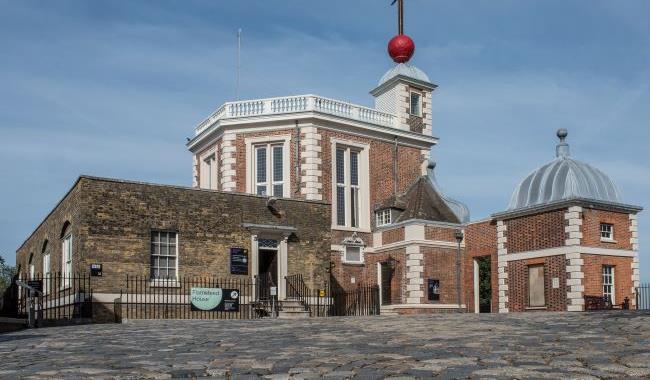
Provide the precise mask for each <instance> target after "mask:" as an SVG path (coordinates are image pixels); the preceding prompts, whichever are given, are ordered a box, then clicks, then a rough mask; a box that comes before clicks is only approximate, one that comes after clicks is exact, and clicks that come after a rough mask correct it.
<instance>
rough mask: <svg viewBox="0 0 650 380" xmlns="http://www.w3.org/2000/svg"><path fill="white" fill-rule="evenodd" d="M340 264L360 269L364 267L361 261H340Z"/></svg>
mask: <svg viewBox="0 0 650 380" xmlns="http://www.w3.org/2000/svg"><path fill="white" fill-rule="evenodd" d="M341 264H343V265H347V266H351V267H362V266H365V265H366V264H365V263H364V262H363V261H341Z"/></svg>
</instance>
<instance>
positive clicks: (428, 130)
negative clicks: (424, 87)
mask: <svg viewBox="0 0 650 380" xmlns="http://www.w3.org/2000/svg"><path fill="white" fill-rule="evenodd" d="M422 94H423V97H422V102H423V103H422V104H424V107H422V111H424V118H423V120H422V121H423V122H424V129H423V130H422V134H423V135H425V136H432V135H433V119H432V117H431V113H432V112H433V111H432V109H433V106H432V104H431V101H432V99H431V94H432V93H431V91H423V92H422Z"/></svg>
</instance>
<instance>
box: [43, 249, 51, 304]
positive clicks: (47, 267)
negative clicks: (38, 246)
mask: <svg viewBox="0 0 650 380" xmlns="http://www.w3.org/2000/svg"><path fill="white" fill-rule="evenodd" d="M51 270H52V269H51V257H50V253H49V252H46V253H44V254H43V294H47V293H48V292H49V290H50V276H51Z"/></svg>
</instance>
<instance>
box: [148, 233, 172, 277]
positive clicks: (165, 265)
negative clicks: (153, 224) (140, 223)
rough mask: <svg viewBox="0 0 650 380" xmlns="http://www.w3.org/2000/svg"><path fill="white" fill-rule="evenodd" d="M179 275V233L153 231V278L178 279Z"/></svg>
mask: <svg viewBox="0 0 650 380" xmlns="http://www.w3.org/2000/svg"><path fill="white" fill-rule="evenodd" d="M177 276H178V234H177V233H176V232H169V231H151V279H153V280H176V278H177Z"/></svg>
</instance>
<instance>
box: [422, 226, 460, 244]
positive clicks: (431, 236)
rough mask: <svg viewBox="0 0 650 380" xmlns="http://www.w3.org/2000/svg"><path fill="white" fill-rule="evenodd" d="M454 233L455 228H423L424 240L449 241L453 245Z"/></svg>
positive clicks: (454, 240)
mask: <svg viewBox="0 0 650 380" xmlns="http://www.w3.org/2000/svg"><path fill="white" fill-rule="evenodd" d="M455 232H456V228H445V227H437V226H426V227H425V228H424V238H425V239H427V240H438V241H450V242H452V243H455V242H456V236H455V235H454V234H455Z"/></svg>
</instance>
